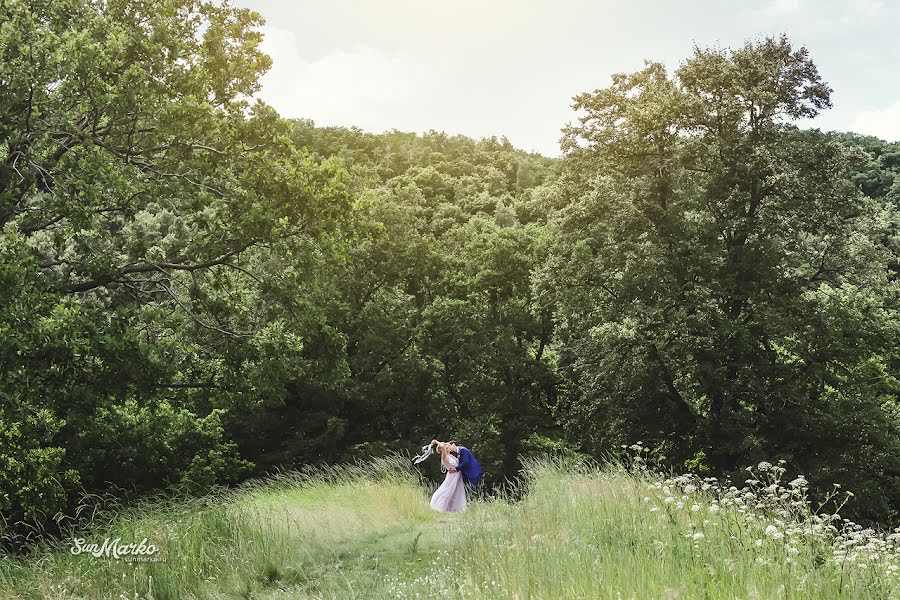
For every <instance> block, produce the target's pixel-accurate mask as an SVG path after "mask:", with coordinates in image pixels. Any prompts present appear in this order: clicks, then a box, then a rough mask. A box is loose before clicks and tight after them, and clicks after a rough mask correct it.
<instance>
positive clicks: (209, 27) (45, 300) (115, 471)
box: [0, 0, 900, 579]
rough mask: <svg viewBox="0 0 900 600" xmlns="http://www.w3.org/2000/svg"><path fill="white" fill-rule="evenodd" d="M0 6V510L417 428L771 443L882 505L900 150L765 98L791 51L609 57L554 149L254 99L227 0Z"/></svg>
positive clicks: (501, 465)
mask: <svg viewBox="0 0 900 600" xmlns="http://www.w3.org/2000/svg"><path fill="white" fill-rule="evenodd" d="M0 14H2V15H3V25H2V27H0V81H3V85H2V86H0V105H2V106H4V111H3V114H2V115H0V159H3V160H0V367H2V379H0V467H2V470H0V516H2V517H3V521H5V522H9V523H16V522H19V521H23V522H28V523H29V524H32V523H35V522H37V523H43V524H46V523H50V522H53V521H54V518H55V517H59V516H60V514H61V513H69V514H72V513H74V512H75V511H76V509H77V504H78V497H79V495H80V494H81V493H82V492H83V491H87V492H90V493H95V492H104V491H108V490H126V491H127V493H129V494H133V495H140V494H146V493H151V492H155V491H158V490H163V489H168V490H173V491H176V492H182V493H189V494H192V493H201V492H203V491H204V490H208V489H210V488H212V487H215V486H217V485H220V484H232V483H236V482H238V481H240V480H241V479H243V478H245V477H247V476H249V475H261V474H265V473H269V472H273V471H276V470H280V469H284V468H291V467H296V466H299V465H306V464H320V463H334V462H337V461H342V460H348V459H360V458H362V459H366V458H368V457H369V456H371V455H378V454H383V453H385V452H387V451H388V450H390V449H410V448H415V447H417V446H418V444H420V443H421V442H422V441H423V440H428V439H431V438H433V437H439V438H456V439H457V440H458V441H460V442H462V443H464V444H465V445H467V446H469V447H471V448H473V450H475V452H476V454H477V455H478V457H479V459H480V460H481V462H482V463H483V465H484V466H485V467H486V468H487V475H486V478H487V480H488V483H499V482H502V481H503V480H504V478H511V477H514V476H515V475H516V474H517V473H518V472H519V470H520V468H521V466H522V457H523V456H527V455H530V454H534V453H536V452H546V451H549V452H553V453H556V454H564V455H569V454H573V453H578V452H586V453H589V454H592V455H595V456H601V455H604V454H608V453H610V452H615V451H617V450H618V448H619V446H620V444H622V443H631V442H633V441H635V440H638V439H642V440H646V441H647V443H648V444H650V445H651V446H652V448H653V450H654V452H655V454H656V456H658V457H659V458H660V459H661V460H664V461H667V462H668V463H670V464H674V465H677V466H682V465H690V466H691V467H692V468H695V469H697V470H701V471H703V470H709V471H710V472H715V473H719V474H722V473H728V472H730V471H733V470H734V469H735V468H736V466H737V465H738V464H743V463H745V462H746V461H754V462H755V461H757V460H763V459H769V460H771V459H777V458H784V459H785V460H788V461H789V463H790V464H791V466H792V468H796V469H802V470H804V471H805V472H807V473H808V475H809V476H810V478H811V481H813V483H815V484H817V485H819V486H820V487H823V486H824V488H826V489H827V488H830V485H831V483H832V482H833V481H840V482H842V483H844V484H845V485H847V486H848V487H852V488H853V489H854V490H855V491H857V492H858V497H859V502H858V503H857V504H856V505H855V506H856V507H857V511H858V513H857V514H858V515H859V516H861V517H864V518H866V519H868V520H871V521H880V522H885V521H887V520H890V519H893V518H894V517H895V516H896V515H897V514H898V510H900V463H898V458H897V457H898V456H900V425H898V423H900V421H898V419H897V412H898V399H897V396H898V390H900V381H898V379H900V353H898V346H897V343H896V340H897V339H900V331H898V323H900V319H898V314H897V310H898V307H897V301H896V298H897V297H898V294H900V289H898V286H900V277H898V274H900V241H898V240H900V235H898V231H900V219H898V216H897V215H898V210H900V191H898V190H900V187H898V186H900V178H898V170H900V159H898V157H900V153H898V150H897V147H896V145H895V144H894V145H891V144H887V143H885V142H882V141H880V140H875V139H873V138H865V137H860V136H854V135H851V134H823V133H821V132H818V131H815V130H812V131H809V130H807V131H802V130H799V129H797V128H796V127H795V126H794V125H793V121H795V120H797V119H800V118H805V117H811V116H814V115H815V114H816V113H817V112H818V111H820V110H822V109H824V108H827V107H828V106H829V104H830V99H829V98H830V91H831V90H830V89H829V88H828V87H827V86H826V85H825V84H824V83H823V82H822V80H821V78H820V77H819V74H818V72H817V70H816V67H815V65H814V64H813V62H812V61H811V60H810V58H809V57H808V55H807V53H806V51H805V50H804V49H799V50H797V49H794V48H792V47H791V45H790V43H789V42H788V41H787V40H786V39H784V38H780V39H765V40H761V41H758V42H751V43H748V44H747V45H746V46H744V47H743V48H739V49H736V50H719V49H715V50H706V49H699V48H698V49H696V50H695V52H694V55H693V56H692V57H691V58H689V59H688V60H687V61H685V62H684V63H683V64H682V66H681V67H680V68H678V69H677V70H676V71H675V72H674V73H673V74H669V73H667V72H666V70H665V68H664V67H663V66H661V65H660V64H657V63H647V65H646V67H645V68H644V69H643V70H641V71H639V72H637V73H633V74H630V75H617V76H616V77H615V78H614V80H613V85H612V86H611V87H609V88H608V89H601V90H598V91H596V92H593V93H588V94H582V95H580V96H578V97H577V98H576V108H577V109H578V110H579V111H580V117H579V119H580V120H579V121H578V122H577V123H576V124H574V125H571V126H569V127H568V128H566V130H565V137H564V141H563V143H564V149H565V151H566V156H565V158H564V159H563V160H562V161H558V160H553V159H548V158H545V157H541V156H538V155H535V154H529V153H525V152H522V151H519V150H516V149H515V148H513V147H512V145H511V144H510V143H509V142H508V140H506V139H505V138H500V139H497V138H488V139H483V140H480V141H474V140H471V139H469V138H466V137H463V136H449V135H447V134H444V133H439V132H429V133H427V134H424V135H416V134H411V133H404V132H399V131H393V132H389V133H384V134H378V135H376V134H370V133H365V132H363V131H360V130H358V129H344V128H335V127H324V128H323V127H316V126H315V125H314V124H313V123H312V122H311V121H306V120H295V121H288V120H284V119H282V118H280V117H279V116H278V115H277V114H276V113H275V111H274V110H272V109H271V108H270V107H268V106H266V105H264V104H263V103H261V102H259V101H256V100H254V99H253V95H254V94H255V93H256V92H257V91H258V90H259V78H260V76H261V75H262V74H263V73H264V72H265V70H266V69H267V68H268V67H269V65H270V60H269V58H268V57H267V56H265V55H264V54H263V53H262V52H261V51H260V47H259V46H260V42H261V33H260V31H259V26H260V25H261V24H262V19H261V18H260V17H259V15H256V14H255V13H253V12H251V11H247V10H243V9H238V8H234V7H232V6H230V5H229V4H227V3H219V2H214V1H206V0H141V1H140V2H134V1H131V0H109V1H100V0H91V1H87V2H85V1H80V0H79V1H76V0H53V1H50V0H39V1H31V2H26V1H25V0H0ZM861 452H862V454H861ZM861 456H864V458H860V457H861ZM57 520H58V519H57ZM267 569H268V567H266V568H265V569H263V568H262V567H261V572H265V573H268V574H269V578H270V579H272V578H277V577H280V576H281V574H282V573H283V571H282V570H281V569H280V567H278V565H274V567H273V569H272V570H267Z"/></svg>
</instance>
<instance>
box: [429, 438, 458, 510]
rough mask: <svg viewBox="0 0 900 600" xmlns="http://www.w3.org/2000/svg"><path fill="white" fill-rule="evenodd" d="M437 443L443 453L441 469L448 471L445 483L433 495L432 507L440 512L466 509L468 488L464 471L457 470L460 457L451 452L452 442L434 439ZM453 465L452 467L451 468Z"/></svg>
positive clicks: (439, 450)
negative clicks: (463, 476) (463, 475)
mask: <svg viewBox="0 0 900 600" xmlns="http://www.w3.org/2000/svg"><path fill="white" fill-rule="evenodd" d="M432 443H433V444H437V451H438V453H439V454H440V455H441V471H442V472H446V473H447V476H446V477H444V483H442V484H441V486H440V487H439V488H438V489H437V490H435V492H434V494H433V495H432V496H431V508H433V509H434V510H437V511H440V512H459V511H463V510H466V489H465V483H464V482H463V478H462V473H460V472H459V471H457V470H456V466H457V465H458V464H459V459H458V458H457V457H456V456H454V455H453V454H452V453H451V452H450V444H445V443H443V442H438V441H437V440H433V441H432ZM451 467H452V469H451Z"/></svg>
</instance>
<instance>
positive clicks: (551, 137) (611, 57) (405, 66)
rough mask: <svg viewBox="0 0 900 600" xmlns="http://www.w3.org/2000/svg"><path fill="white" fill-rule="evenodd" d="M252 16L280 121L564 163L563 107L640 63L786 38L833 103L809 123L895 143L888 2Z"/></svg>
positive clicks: (452, 7) (897, 60) (425, 6)
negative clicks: (489, 146)
mask: <svg viewBox="0 0 900 600" xmlns="http://www.w3.org/2000/svg"><path fill="white" fill-rule="evenodd" d="M235 4H237V5H239V6H245V7H248V8H252V9H254V10H256V11H258V12H259V13H261V14H262V15H263V17H264V18H265V19H266V21H267V24H266V26H265V30H264V32H265V34H266V41H265V44H264V49H265V50H266V52H268V53H269V55H271V56H272V59H273V61H274V66H273V67H272V70H271V71H270V72H269V73H268V74H266V75H265V77H264V78H263V91H262V93H261V94H260V96H261V97H262V99H263V100H265V101H266V102H268V103H269V104H271V105H273V106H274V107H275V108H276V109H277V110H278V111H279V112H280V113H281V114H282V115H284V116H288V117H304V118H308V119H312V120H314V121H315V122H316V123H317V124H319V125H345V126H349V125H356V126H358V127H361V128H363V129H366V130H369V131H385V130H390V129H400V130H404V131H418V132H422V131H427V130H429V129H435V130H443V131H446V132H448V133H451V134H453V133H462V134H465V135H469V136H472V137H476V138H477V137H483V136H490V135H497V136H500V135H505V136H506V137H507V138H509V140H510V141H511V142H512V143H513V144H515V145H516V146H518V147H520V148H523V149H526V150H534V151H539V152H541V153H543V154H547V155H553V156H555V155H558V154H559V144H558V141H559V137H560V128H561V127H562V126H563V125H564V124H565V123H566V122H567V121H569V120H571V118H572V116H573V113H572V109H571V98H572V96H574V95H575V94H578V93H580V92H583V91H588V90H593V89H596V88H599V87H605V86H606V85H608V83H609V81H610V75H611V74H612V73H617V72H631V71H635V70H637V69H640V68H641V67H642V65H643V60H644V59H645V58H649V59H653V60H659V61H662V62H664V63H665V64H666V65H668V66H670V67H676V66H677V65H678V64H679V63H680V62H681V61H682V60H684V59H685V58H686V57H687V56H689V55H690V53H691V48H692V46H693V44H694V43H697V44H699V45H701V46H709V45H721V46H738V45H741V44H742V43H743V41H744V40H745V39H747V38H749V37H758V36H764V35H777V34H780V33H782V32H784V33H787V34H788V36H789V37H790V38H791V41H792V42H793V43H794V44H795V45H805V46H806V47H807V48H809V50H810V53H811V55H812V58H813V60H814V62H815V63H816V64H817V65H818V67H819V72H820V73H821V75H822V77H823V78H824V79H825V80H826V81H827V82H828V83H829V84H830V85H831V87H832V88H834V93H833V95H832V102H833V104H834V108H833V109H831V110H828V111H826V112H825V113H823V115H821V116H820V117H819V118H818V119H817V120H816V121H815V123H813V124H814V125H815V126H818V127H821V128H822V129H825V130H831V129H837V130H842V131H847V130H850V131H858V132H861V133H868V134H872V135H877V136H879V137H882V138H885V139H888V140H891V141H896V140H900V41H898V39H900V1H897V0H844V1H840V0H757V1H754V0H744V1H737V0H682V1H680V2H678V1H671V0H616V1H612V0H443V1H440V0H316V1H312V0H235Z"/></svg>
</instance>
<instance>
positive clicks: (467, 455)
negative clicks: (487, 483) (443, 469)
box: [447, 442, 484, 495]
mask: <svg viewBox="0 0 900 600" xmlns="http://www.w3.org/2000/svg"><path fill="white" fill-rule="evenodd" d="M448 443H449V444H450V452H452V453H454V454H456V455H457V456H458V457H459V464H458V465H457V466H456V468H454V467H450V468H449V469H447V470H448V471H450V472H451V473H455V472H457V471H459V472H460V473H462V476H463V481H465V482H466V487H468V488H469V494H471V495H474V494H475V492H476V490H477V489H478V482H479V481H480V480H481V475H482V474H483V473H484V469H482V468H481V465H479V464H478V461H477V460H475V457H474V456H473V455H472V452H471V451H470V450H469V449H468V448H466V447H465V446H459V445H457V443H456V442H448Z"/></svg>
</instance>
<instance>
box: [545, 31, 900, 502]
mask: <svg viewBox="0 0 900 600" xmlns="http://www.w3.org/2000/svg"><path fill="white" fill-rule="evenodd" d="M828 106H830V90H829V88H828V87H827V86H826V85H825V84H824V83H823V82H822V80H821V78H820V76H819V74H818V71H817V69H816V67H815V65H814V64H813V63H812V61H811V60H810V58H809V56H808V55H807V52H806V50H805V49H803V48H800V49H795V48H793V47H792V46H791V44H790V43H789V42H788V40H787V39H786V38H783V37H782V38H779V39H771V38H769V39H764V40H761V41H758V42H750V43H747V44H746V45H745V46H744V47H742V48H738V49H734V50H723V49H701V48H696V49H695V51H694V54H693V56H692V57H691V58H689V59H688V60H686V61H685V62H684V63H683V64H682V65H681V66H680V67H679V68H678V69H676V70H675V72H674V74H672V75H670V74H668V73H667V71H666V69H665V68H664V67H663V66H662V65H660V64H657V63H648V64H647V66H646V67H645V68H644V69H643V70H641V71H639V72H637V73H634V74H630V75H617V76H615V77H614V80H613V85H612V86H611V87H609V88H607V89H602V90H597V91H595V92H592V93H586V94H582V95H580V96H578V97H577V98H576V101H575V108H576V109H577V110H579V111H581V116H580V117H579V120H578V122H577V123H576V124H573V125H571V126H569V127H568V128H567V129H566V132H565V139H564V148H565V149H566V151H567V155H566V161H565V162H566V164H567V174H566V176H565V178H564V180H565V185H564V187H563V192H562V194H563V196H564V197H565V200H564V201H565V202H567V203H568V205H567V206H566V208H565V209H564V210H562V211H561V213H560V215H559V219H558V222H557V229H558V234H559V238H558V239H559V243H558V245H557V250H556V252H555V257H554V259H553V260H552V261H551V262H550V263H549V264H548V267H547V269H546V270H545V273H543V275H542V277H541V278H540V280H539V282H538V283H539V285H541V286H542V287H543V288H544V289H548V290H555V293H556V297H557V298H558V301H559V304H560V307H561V308H560V312H559V315H558V324H559V332H558V333H559V335H560V336H561V339H562V340H563V354H564V356H566V357H567V360H566V362H567V365H568V366H569V373H570V376H571V377H573V378H574V380H575V381H576V382H577V384H578V386H579V387H578V390H579V391H578V393H575V394H572V395H571V396H570V400H571V404H570V409H571V410H570V418H571V419H577V420H578V422H579V423H584V422H592V423H594V424H595V427H593V428H589V429H588V430H587V431H586V435H587V437H586V438H585V441H591V440H592V439H595V440H596V441H597V443H598V444H599V445H600V446H604V445H607V446H608V445H612V444H614V443H618V442H625V441H633V440H634V438H636V437H643V436H650V437H651V438H653V441H654V444H655V445H656V446H657V447H658V449H659V450H660V452H661V453H663V454H665V455H666V456H667V457H669V458H672V459H677V460H678V461H689V462H690V463H691V464H699V465H701V466H703V467H707V468H712V469H714V470H717V471H720V472H729V471H731V470H732V469H734V468H735V467H737V466H739V463H741V462H742V461H748V460H753V459H756V458H773V457H777V458H786V459H789V460H791V461H792V463H793V464H794V466H796V467H798V468H802V469H806V470H808V471H810V473H809V474H810V475H811V476H813V477H814V478H815V479H816V480H817V481H820V482H822V481H824V482H825V483H826V484H830V483H831V481H842V482H844V483H848V484H850V485H851V486H853V485H854V484H859V485H857V486H856V487H857V491H862V492H868V497H867V501H868V502H870V504H872V505H878V506H877V507H876V509H875V510H876V511H880V512H881V514H885V512H886V511H887V510H888V508H887V505H886V503H883V502H882V503H880V502H879V500H878V498H877V497H876V495H875V490H876V488H877V487H878V486H879V485H887V486H888V488H889V489H890V490H891V494H892V499H891V502H892V503H893V509H894V510H896V509H897V507H898V506H900V503H898V500H900V462H898V460H897V458H896V455H895V454H893V451H894V450H896V449H897V444H898V441H897V440H898V437H897V435H898V433H900V431H898V427H897V424H896V421H895V420H894V419H893V412H894V411H895V410H896V403H895V401H896V395H895V394H896V388H894V392H893V394H894V395H893V396H892V392H891V387H890V385H889V384H890V382H892V381H893V382H896V379H894V378H895V377H896V375H897V373H896V371H891V368H890V366H889V364H888V361H887V360H886V357H887V356H888V355H889V354H890V353H891V352H892V351H893V350H894V349H895V346H896V339H897V337H896V334H897V331H896V323H897V315H898V313H897V311H898V304H897V298H898V290H897V286H896V282H892V281H891V278H890V276H889V270H888V268H887V265H888V264H889V263H890V261H891V260H892V259H891V256H890V250H889V248H888V247H886V246H885V245H884V244H883V243H880V242H881V240H882V239H883V238H884V236H885V235H887V234H888V227H889V222H890V220H891V217H890V215H889V212H890V209H889V207H888V206H887V205H886V204H885V203H883V202H876V201H873V200H872V199H870V198H868V197H866V196H864V195H863V194H861V193H860V192H859V191H858V190H857V189H856V187H855V186H854V185H853V184H852V183H851V181H850V178H849V172H850V168H851V166H852V165H854V164H855V162H856V161H858V160H859V158H860V157H861V154H860V153H859V152H858V151H856V150H853V149H850V148H848V147H847V146H845V145H843V144H841V143H840V142H838V141H835V140H834V139H832V138H830V137H828V136H825V135H823V134H821V133H819V132H817V131H814V130H812V131H801V130H798V129H797V128H796V127H795V126H794V125H793V121H795V120H797V119H801V118H808V117H812V116H815V115H816V114H817V113H818V112H819V111H820V110H821V109H823V108H826V107H828ZM894 368H896V365H894ZM888 400H890V401H889V402H888ZM886 402H887V404H885V403H886ZM838 423H840V426H838ZM833 442H839V443H840V444H841V445H840V446H839V447H837V448H834V449H833V450H832V449H831V448H832V443H833ZM854 444H860V445H861V446H862V447H861V448H855V447H854ZM595 447H596V446H595ZM858 450H863V451H865V452H869V453H870V454H869V459H868V460H869V461H870V464H869V465H868V466H864V465H862V464H860V461H857V460H856V459H854V458H853V457H852V455H851V453H852V452H855V451H858ZM860 469H862V470H864V471H865V473H866V474H865V475H864V476H861V477H859V476H858V474H859V473H860ZM835 477H836V478H835ZM832 478H834V479H832ZM874 480H877V481H878V482H879V483H873V481H874ZM863 487H865V488H866V489H859V488H863Z"/></svg>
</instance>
